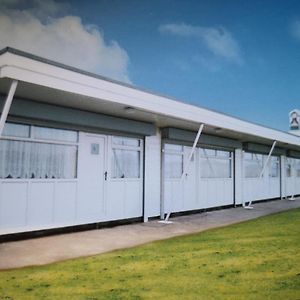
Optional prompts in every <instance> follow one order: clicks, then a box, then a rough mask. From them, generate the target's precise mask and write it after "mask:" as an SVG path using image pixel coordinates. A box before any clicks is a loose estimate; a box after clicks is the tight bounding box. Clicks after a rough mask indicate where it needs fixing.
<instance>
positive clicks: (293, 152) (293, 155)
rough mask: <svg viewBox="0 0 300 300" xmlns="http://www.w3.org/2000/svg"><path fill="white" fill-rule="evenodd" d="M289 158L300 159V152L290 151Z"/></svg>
mask: <svg viewBox="0 0 300 300" xmlns="http://www.w3.org/2000/svg"><path fill="white" fill-rule="evenodd" d="M287 156H290V157H293V158H300V152H299V151H294V150H289V151H288V152H287Z"/></svg>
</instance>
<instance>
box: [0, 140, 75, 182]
mask: <svg viewBox="0 0 300 300" xmlns="http://www.w3.org/2000/svg"><path fill="white" fill-rule="evenodd" d="M0 163H1V168H0V178H56V179H60V178H62V179H69V178H75V177H76V167H77V147H76V146H65V145H53V144H43V143H32V142H22V141H6V140H2V141H0ZM2 166H3V167H2Z"/></svg>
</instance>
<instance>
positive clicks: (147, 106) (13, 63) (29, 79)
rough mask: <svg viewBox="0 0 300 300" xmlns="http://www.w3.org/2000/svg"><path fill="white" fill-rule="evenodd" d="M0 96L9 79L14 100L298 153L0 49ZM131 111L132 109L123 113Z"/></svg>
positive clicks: (293, 139) (231, 123)
mask: <svg viewBox="0 0 300 300" xmlns="http://www.w3.org/2000/svg"><path fill="white" fill-rule="evenodd" d="M0 78H1V80H0V93H3V94H6V93H7V91H8V88H9V84H10V81H11V79H16V80H18V81H19V85H18V89H17V92H16V96H18V97H22V98H27V99H31V100H35V101H39V102H45V103H49V104H55V105H60V106H66V107H72V108H77V109H81V110H86V111H93V112H99V113H100V112H101V113H104V114H108V115H114V116H119V117H123V118H128V119H134V120H139V121H145V122H151V123H155V124H156V125H157V126H158V127H176V128H182V129H187V130H194V131H196V130H198V127H199V124H200V123H204V124H205V125H206V126H205V129H204V132H205V133H208V134H215V135H218V136H223V137H230V138H234V139H237V140H240V141H243V142H245V141H246V142H251V141H252V142H256V143H263V144H267V145H271V144H272V141H273V140H277V141H278V145H279V146H281V147H285V148H287V147H288V148H291V149H295V150H299V149H300V138H299V137H297V136H295V135H292V134H289V133H286V132H283V131H278V130H274V129H271V128H267V127H264V126H260V125H257V124H253V123H250V122H246V121H243V120H240V119H238V118H234V117H231V116H228V115H224V114H221V113H218V112H215V111H211V110H208V109H204V108H201V107H198V106H194V105H190V104H187V103H183V102H179V101H177V100H173V99H171V98H168V97H165V96H160V95H156V94H153V93H150V92H147V91H144V90H140V89H137V88H135V87H133V86H129V85H127V84H122V83H119V82H115V81H112V80H108V79H105V78H103V77H101V76H97V75H94V74H90V73H88V72H84V71H82V70H77V69H74V68H71V67H69V66H65V65H61V64H58V63H56V62H51V61H48V60H45V59H43V58H40V57H36V56H33V55H30V54H27V53H24V52H21V51H19V50H15V49H12V48H6V49H4V50H2V51H0ZM128 107H130V108H131V109H128Z"/></svg>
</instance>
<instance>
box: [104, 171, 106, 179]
mask: <svg viewBox="0 0 300 300" xmlns="http://www.w3.org/2000/svg"><path fill="white" fill-rule="evenodd" d="M104 180H105V181H106V180H107V171H105V172H104Z"/></svg>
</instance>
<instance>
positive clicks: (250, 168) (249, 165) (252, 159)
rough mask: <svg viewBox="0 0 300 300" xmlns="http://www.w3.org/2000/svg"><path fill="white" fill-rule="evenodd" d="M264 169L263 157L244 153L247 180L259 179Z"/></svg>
mask: <svg viewBox="0 0 300 300" xmlns="http://www.w3.org/2000/svg"><path fill="white" fill-rule="evenodd" d="M262 168H263V155H262V154H256V153H247V152H246V153H244V170H245V177H246V178H258V177H259V176H260V174H261V171H262Z"/></svg>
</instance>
